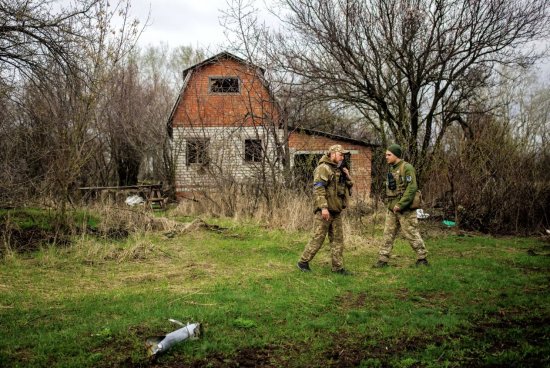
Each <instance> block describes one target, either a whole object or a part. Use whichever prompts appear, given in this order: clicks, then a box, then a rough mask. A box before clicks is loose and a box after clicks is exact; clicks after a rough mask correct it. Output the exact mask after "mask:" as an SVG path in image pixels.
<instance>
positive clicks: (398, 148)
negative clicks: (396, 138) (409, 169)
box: [388, 143, 403, 158]
mask: <svg viewBox="0 0 550 368" xmlns="http://www.w3.org/2000/svg"><path fill="white" fill-rule="evenodd" d="M388 151H390V152H391V153H393V154H394V155H396V156H397V157H399V158H401V154H402V153H403V150H402V149H401V146H400V145H398V144H395V143H394V144H391V145H390V146H389V147H388Z"/></svg>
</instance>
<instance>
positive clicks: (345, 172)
mask: <svg viewBox="0 0 550 368" xmlns="http://www.w3.org/2000/svg"><path fill="white" fill-rule="evenodd" d="M342 171H343V172H344V174H346V176H347V177H348V179H350V180H351V176H349V170H348V168H347V167H344V168H343V169H342Z"/></svg>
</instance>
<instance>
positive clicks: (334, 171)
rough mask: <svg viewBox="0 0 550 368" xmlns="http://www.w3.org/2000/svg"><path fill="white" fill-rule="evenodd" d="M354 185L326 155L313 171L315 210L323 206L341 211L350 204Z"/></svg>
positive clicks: (333, 210) (330, 209) (334, 210)
mask: <svg viewBox="0 0 550 368" xmlns="http://www.w3.org/2000/svg"><path fill="white" fill-rule="evenodd" d="M352 186H353V182H352V181H351V180H348V178H347V177H346V175H345V174H344V173H343V172H342V171H341V170H340V169H339V168H338V166H337V165H336V164H335V163H334V162H332V161H331V160H330V158H329V157H328V156H327V155H324V156H323V157H322V158H321V159H320V160H319V165H318V166H317V168H316V169H315V171H314V173H313V188H314V192H315V212H316V211H318V210H320V209H323V208H328V210H329V211H331V212H341V211H342V210H343V209H344V208H346V206H347V204H348V199H349V195H350V188H351V187H352Z"/></svg>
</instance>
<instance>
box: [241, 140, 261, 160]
mask: <svg viewBox="0 0 550 368" xmlns="http://www.w3.org/2000/svg"><path fill="white" fill-rule="evenodd" d="M262 154H263V148H262V141H261V140H260V139H245V141H244V160H245V161H249V162H260V161H262Z"/></svg>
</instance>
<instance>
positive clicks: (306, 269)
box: [298, 262, 311, 272]
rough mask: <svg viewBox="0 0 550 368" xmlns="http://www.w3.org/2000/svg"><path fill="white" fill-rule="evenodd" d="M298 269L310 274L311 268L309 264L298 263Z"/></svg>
mask: <svg viewBox="0 0 550 368" xmlns="http://www.w3.org/2000/svg"><path fill="white" fill-rule="evenodd" d="M298 268H299V269H300V271H302V272H310V271H311V268H309V262H298Z"/></svg>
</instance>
